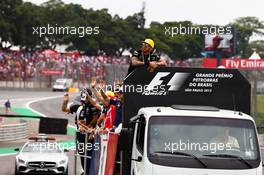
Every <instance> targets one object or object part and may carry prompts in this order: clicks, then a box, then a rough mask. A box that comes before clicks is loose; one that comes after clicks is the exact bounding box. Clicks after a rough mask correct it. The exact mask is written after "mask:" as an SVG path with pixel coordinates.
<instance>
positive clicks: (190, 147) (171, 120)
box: [130, 105, 262, 175]
mask: <svg viewBox="0 0 264 175" xmlns="http://www.w3.org/2000/svg"><path fill="white" fill-rule="evenodd" d="M130 122H131V123H134V124H135V126H134V130H133V131H134V134H133V135H134V137H133V143H132V145H133V146H132V156H131V160H132V161H131V174H132V175H159V174H184V175H234V174H236V175H262V163H261V155H260V149H259V144H258V138H257V130H256V126H255V122H254V120H253V119H252V117H250V116H249V115H247V114H244V113H242V112H237V111H231V110H222V109H218V108H216V107H210V106H189V105H172V106H171V107H145V108H141V109H140V110H139V112H138V114H137V115H136V116H135V117H133V118H131V120H130Z"/></svg>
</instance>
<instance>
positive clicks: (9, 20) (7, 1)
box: [0, 0, 22, 50]
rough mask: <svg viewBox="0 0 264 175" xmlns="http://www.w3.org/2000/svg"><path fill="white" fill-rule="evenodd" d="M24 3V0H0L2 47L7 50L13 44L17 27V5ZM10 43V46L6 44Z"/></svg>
mask: <svg viewBox="0 0 264 175" xmlns="http://www.w3.org/2000/svg"><path fill="white" fill-rule="evenodd" d="M21 4H22V0H12V1H11V0H1V1H0V49H3V50H6V49H8V48H10V47H11V46H12V45H13V39H14V35H15V34H17V29H16V26H15V24H16V17H17V12H16V7H17V6H19V5H21ZM5 43H9V46H7V45H5Z"/></svg>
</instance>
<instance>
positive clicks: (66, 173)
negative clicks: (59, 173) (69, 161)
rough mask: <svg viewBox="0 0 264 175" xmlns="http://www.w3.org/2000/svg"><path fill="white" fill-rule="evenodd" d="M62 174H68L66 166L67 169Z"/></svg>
mask: <svg viewBox="0 0 264 175" xmlns="http://www.w3.org/2000/svg"><path fill="white" fill-rule="evenodd" d="M63 175H68V167H67V169H66V170H65V172H64V173H63Z"/></svg>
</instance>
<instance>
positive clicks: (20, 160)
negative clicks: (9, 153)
mask: <svg viewBox="0 0 264 175" xmlns="http://www.w3.org/2000/svg"><path fill="white" fill-rule="evenodd" d="M18 162H19V163H23V164H25V163H26V162H25V161H24V160H22V159H20V158H18Z"/></svg>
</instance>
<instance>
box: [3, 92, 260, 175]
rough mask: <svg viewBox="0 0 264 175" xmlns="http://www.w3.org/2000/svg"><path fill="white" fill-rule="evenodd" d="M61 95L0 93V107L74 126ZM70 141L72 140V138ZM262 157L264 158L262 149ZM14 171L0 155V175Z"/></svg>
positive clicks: (12, 158)
mask: <svg viewBox="0 0 264 175" xmlns="http://www.w3.org/2000/svg"><path fill="white" fill-rule="evenodd" d="M63 94H64V93H63V92H35V91H32V92H31V91H0V106H3V104H4V102H5V101H6V99H10V101H11V104H12V106H13V107H16V108H31V109H33V111H34V113H35V114H36V113H37V114H39V115H40V114H42V115H44V116H46V117H52V118H67V119H68V120H69V124H71V125H74V116H73V115H72V114H65V113H63V112H61V104H62V99H63ZM74 96H76V94H70V99H73V98H74ZM2 112H3V111H0V113H2ZM71 139H73V137H72V138H71ZM24 142H25V141H23V140H22V141H21V140H20V141H17V142H13V143H12V147H16V146H17V147H20V146H22V145H23V143H24ZM3 145H4V143H1V142H0V149H1V147H3ZM67 154H68V156H69V175H73V174H74V173H73V172H74V169H73V166H74V156H73V155H74V154H73V151H70V152H69V153H67ZM262 157H264V152H263V149H262ZM78 160H79V159H78ZM79 165H80V162H79V161H78V166H77V175H79V174H80V166H79ZM14 170H15V155H1V154H0V175H14ZM263 171H264V170H263ZM263 175H264V173H263Z"/></svg>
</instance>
